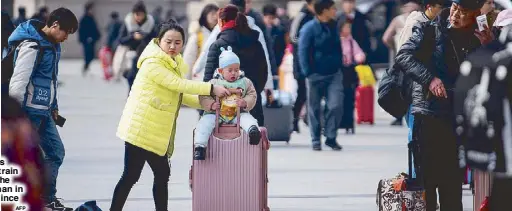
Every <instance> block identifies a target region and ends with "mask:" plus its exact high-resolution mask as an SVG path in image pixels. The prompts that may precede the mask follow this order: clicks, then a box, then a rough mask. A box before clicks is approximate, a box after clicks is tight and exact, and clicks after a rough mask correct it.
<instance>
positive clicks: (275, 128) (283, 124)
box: [262, 90, 293, 143]
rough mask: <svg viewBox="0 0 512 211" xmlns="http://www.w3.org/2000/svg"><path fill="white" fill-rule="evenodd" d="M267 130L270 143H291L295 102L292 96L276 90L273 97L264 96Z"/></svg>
mask: <svg viewBox="0 0 512 211" xmlns="http://www.w3.org/2000/svg"><path fill="white" fill-rule="evenodd" d="M262 99H263V100H262V103H263V115H264V116H265V123H264V125H265V128H267V131H268V140H270V141H286V142H287V143H288V142H289V141H290V138H291V134H292V132H293V100H292V97H291V94H289V93H287V92H281V91H278V90H274V91H273V93H272V95H271V96H265V95H262Z"/></svg>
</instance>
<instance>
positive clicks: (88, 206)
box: [75, 201, 102, 211]
mask: <svg viewBox="0 0 512 211" xmlns="http://www.w3.org/2000/svg"><path fill="white" fill-rule="evenodd" d="M75 211H102V210H101V208H100V207H98V205H96V201H87V202H85V203H83V204H82V205H80V206H79V207H77V208H76V209H75Z"/></svg>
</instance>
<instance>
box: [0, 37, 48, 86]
mask: <svg viewBox="0 0 512 211" xmlns="http://www.w3.org/2000/svg"><path fill="white" fill-rule="evenodd" d="M24 41H31V42H36V43H37V46H36V47H33V48H37V49H38V52H37V58H36V63H35V65H34V67H37V65H39V63H40V62H41V59H42V58H43V53H44V51H41V50H40V49H39V42H37V41H36V40H32V39H26V40H21V41H18V42H16V43H15V44H14V45H12V46H10V47H9V50H8V53H7V55H6V56H5V57H4V58H2V88H3V87H4V85H5V86H9V83H10V81H11V77H12V74H13V73H14V59H15V54H16V49H17V48H18V46H19V45H20V44H21V43H22V42H24ZM2 92H3V91H2Z"/></svg>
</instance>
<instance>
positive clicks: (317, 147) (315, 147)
mask: <svg viewBox="0 0 512 211" xmlns="http://www.w3.org/2000/svg"><path fill="white" fill-rule="evenodd" d="M313 151H322V144H320V143H313Z"/></svg>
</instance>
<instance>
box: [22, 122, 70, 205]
mask: <svg viewBox="0 0 512 211" xmlns="http://www.w3.org/2000/svg"><path fill="white" fill-rule="evenodd" d="M28 116H29V118H30V121H32V124H34V126H35V128H36V129H37V130H38V132H39V138H40V146H41V148H42V150H43V152H44V156H45V160H44V164H45V168H46V169H45V170H44V171H45V174H46V175H45V176H46V180H45V182H46V187H45V191H44V194H43V200H45V202H46V203H50V202H52V201H54V200H55V194H56V193H57V176H58V175H59V168H60V166H61V165H62V162H63V161H64V154H65V153H64V144H63V143H62V140H61V139H60V136H59V132H58V131H57V126H56V125H55V122H54V121H53V119H52V118H51V117H49V116H42V115H34V114H30V113H29V114H28Z"/></svg>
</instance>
